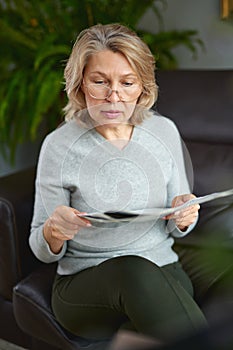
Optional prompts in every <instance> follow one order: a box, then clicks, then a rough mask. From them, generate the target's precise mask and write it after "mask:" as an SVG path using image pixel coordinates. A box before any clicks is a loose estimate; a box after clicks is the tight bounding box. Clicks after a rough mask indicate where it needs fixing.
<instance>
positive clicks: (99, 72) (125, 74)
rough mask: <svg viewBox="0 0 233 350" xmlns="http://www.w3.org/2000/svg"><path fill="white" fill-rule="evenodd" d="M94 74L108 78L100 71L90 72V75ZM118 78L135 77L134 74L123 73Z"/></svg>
mask: <svg viewBox="0 0 233 350" xmlns="http://www.w3.org/2000/svg"><path fill="white" fill-rule="evenodd" d="M94 74H99V75H102V76H104V77H108V74H106V73H104V72H101V71H93V72H90V75H94ZM120 77H137V75H136V74H135V73H123V74H121V75H120Z"/></svg>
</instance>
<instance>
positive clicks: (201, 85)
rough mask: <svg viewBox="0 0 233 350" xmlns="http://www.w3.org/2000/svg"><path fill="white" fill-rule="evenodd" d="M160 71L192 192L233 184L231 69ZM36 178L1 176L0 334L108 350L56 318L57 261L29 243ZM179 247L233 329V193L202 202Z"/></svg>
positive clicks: (214, 319)
mask: <svg viewBox="0 0 233 350" xmlns="http://www.w3.org/2000/svg"><path fill="white" fill-rule="evenodd" d="M157 75H158V84H159V88H160V93H159V100H158V103H157V105H156V106H155V108H156V109H157V110H158V111H159V112H160V113H161V114H163V115H166V116H169V117H170V118H171V119H173V120H174V121H175V122H176V124H177V126H178V128H179V130H180V132H181V134H182V137H183V139H184V141H185V143H186V146H187V148H188V150H189V153H190V155H191V159H192V163H193V169H194V190H193V192H194V193H195V194H197V195H204V194H207V193H210V192H216V191H221V190H224V189H228V188H232V187H233V71H172V72H158V74H157ZM34 177H35V169H34V168H30V169H26V170H23V171H21V172H18V173H14V174H11V175H8V176H5V177H2V178H0V338H3V339H5V340H7V341H10V342H12V343H15V344H17V345H20V346H22V347H25V348H26V349H33V350H36V349H43V350H55V349H67V350H69V349H70V350H71V349H88V350H92V349H93V350H94V349H102V350H103V349H104V347H105V345H106V343H105V342H103V343H101V342H100V343H89V342H88V341H87V340H84V339H81V338H79V337H74V336H72V335H71V334H69V333H68V332H66V331H65V330H64V329H62V327H61V326H60V325H59V324H57V322H56V321H55V319H54V317H53V314H52V311H51V308H50V304H49V300H50V293H51V284H52V279H53V275H54V272H55V269H56V265H55V264H51V265H46V264H42V263H40V262H38V261H37V260H36V259H35V258H34V256H33V255H32V253H31V251H30V249H29V246H28V235H29V230H30V221H31V217H32V208H33V193H34ZM175 249H176V250H177V251H178V253H179V255H180V258H181V261H182V263H183V266H184V268H185V269H186V270H187V272H188V273H189V275H190V277H191V279H192V281H193V284H194V289H195V297H196V300H197V301H198V303H199V304H200V306H201V307H202V308H203V310H204V312H205V313H206V316H207V318H208V320H209V322H210V326H211V327H212V326H213V327H215V328H214V329H217V330H218V329H219V332H218V331H217V333H221V326H222V325H223V324H224V325H225V324H227V327H225V326H224V329H233V317H232V315H233V206H232V197H231V198H227V199H225V200H221V201H218V200H217V201H215V202H210V203H208V204H205V205H202V208H201V210H200V219H199V223H198V225H197V226H196V228H195V230H194V231H193V232H192V233H191V234H190V235H189V236H188V237H186V238H183V239H178V240H177V241H176V246H175ZM216 327H217V328H216ZM222 328H223V327H222ZM214 333H215V337H216V331H215V332H214ZM231 333H232V332H230V331H229V332H228V333H227V334H224V336H222V337H221V336H220V334H219V339H218V341H219V343H220V345H219V349H225V347H224V346H225V345H224V344H225V343H226V342H227V344H228V345H229V344H232V346H233V336H232V334H231ZM228 337H229V338H228ZM222 338H224V339H222ZM203 342H204V340H203ZM221 342H222V343H221ZM223 343H224V344H223ZM217 344H218V342H217ZM208 348H209V349H212V348H211V346H209V347H208ZM232 348H233V347H232ZM213 349H214V347H213ZM216 349H217V348H216ZM226 349H228V347H226ZM229 349H230V347H229Z"/></svg>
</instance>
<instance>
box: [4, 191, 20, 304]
mask: <svg viewBox="0 0 233 350" xmlns="http://www.w3.org/2000/svg"><path fill="white" fill-rule="evenodd" d="M20 278H21V266H20V261H19V254H18V242H17V232H16V224H15V214H14V209H13V207H12V204H11V203H10V202H9V201H8V200H6V199H4V198H0V294H1V296H2V297H3V298H4V299H6V300H12V289H13V286H14V285H15V284H16V283H17V282H18V281H19V280H20Z"/></svg>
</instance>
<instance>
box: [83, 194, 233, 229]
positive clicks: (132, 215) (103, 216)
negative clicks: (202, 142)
mask: <svg viewBox="0 0 233 350" xmlns="http://www.w3.org/2000/svg"><path fill="white" fill-rule="evenodd" d="M228 196H233V189H230V190H227V191H221V192H215V193H211V194H207V195H205V196H202V197H196V198H193V199H190V200H189V201H187V202H185V203H183V204H182V205H179V206H177V207H173V208H149V209H140V210H132V211H117V212H113V211H107V212H104V213H101V212H93V213H87V214H80V215H79V216H81V217H85V218H86V219H88V220H90V221H93V222H118V223H119V222H129V221H132V220H134V219H136V218H137V221H149V220H156V219H159V218H163V217H165V216H167V215H171V214H175V213H177V212H179V211H181V210H183V209H185V208H187V207H190V206H192V205H195V204H202V203H206V202H209V201H212V200H215V199H218V198H223V197H228Z"/></svg>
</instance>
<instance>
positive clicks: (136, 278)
mask: <svg viewBox="0 0 233 350" xmlns="http://www.w3.org/2000/svg"><path fill="white" fill-rule="evenodd" d="M52 308H53V311H54V314H55V316H56V318H57V320H58V321H59V322H60V323H61V325H63V326H64V327H65V328H66V329H68V330H69V331H70V332H72V333H74V334H76V335H79V336H81V337H84V338H89V339H106V338H110V337H111V336H112V335H113V334H114V333H115V332H116V331H117V330H119V329H130V330H135V331H136V332H140V333H144V334H146V335H150V336H153V337H156V338H157V339H159V340H161V341H162V342H166V341H169V340H173V339H174V338H180V337H183V336H187V335H189V334H191V333H194V332H196V331H198V330H200V329H201V328H203V327H206V321H205V318H204V316H203V314H202V312H201V311H200V309H199V307H198V306H197V304H196V303H195V302H194V300H193V289H192V285H191V282H190V280H189V278H188V276H187V275H186V273H185V272H184V271H183V269H182V267H181V265H180V264H179V263H175V264H170V265H166V266H164V267H158V266H157V265H155V264H153V263H152V262H150V261H149V260H146V259H144V258H141V257H137V256H122V257H116V258H112V259H109V260H107V261H105V262H103V263H101V264H100V265H98V266H94V267H91V268H88V269H86V270H84V271H81V272H79V273H77V274H74V275H69V276H59V275H57V276H56V278H55V281H54V287H53V295H52Z"/></svg>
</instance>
